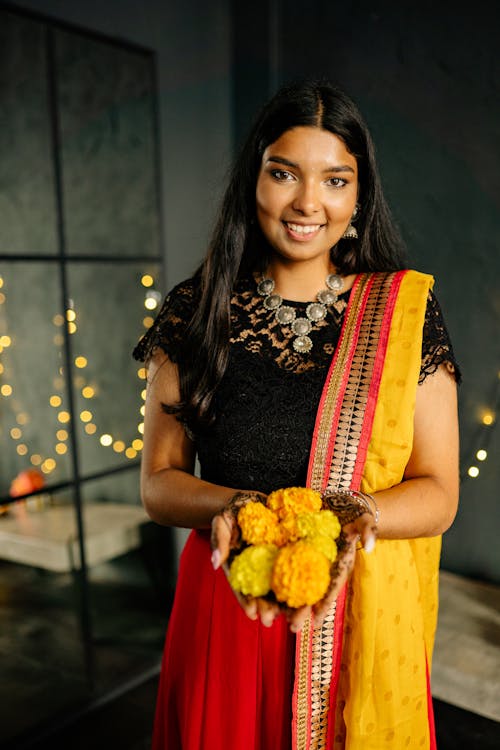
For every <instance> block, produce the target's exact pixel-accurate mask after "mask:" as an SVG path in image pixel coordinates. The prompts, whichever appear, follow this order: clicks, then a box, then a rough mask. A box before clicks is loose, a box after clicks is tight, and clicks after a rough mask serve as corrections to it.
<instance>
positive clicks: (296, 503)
mask: <svg viewBox="0 0 500 750" xmlns="http://www.w3.org/2000/svg"><path fill="white" fill-rule="evenodd" d="M321 505H322V501H321V495H320V493H319V492H316V490H312V489H310V488H309V487H287V488H285V489H282V490H275V491H274V492H271V494H270V495H268V497H267V507H268V508H271V509H272V510H274V511H276V513H277V514H278V516H279V518H280V519H283V518H285V516H288V515H298V514H299V513H310V512H311V511H316V510H321Z"/></svg>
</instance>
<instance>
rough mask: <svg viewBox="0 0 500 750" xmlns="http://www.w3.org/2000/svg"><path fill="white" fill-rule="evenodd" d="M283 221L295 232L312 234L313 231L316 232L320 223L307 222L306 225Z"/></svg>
mask: <svg viewBox="0 0 500 750" xmlns="http://www.w3.org/2000/svg"><path fill="white" fill-rule="evenodd" d="M285 223H286V225H287V227H288V228H289V229H291V230H292V232H296V234H312V233H313V232H317V231H318V229H319V228H320V226H321V224H307V225H306V226H304V225H303V224H291V223H290V222H289V221H287V222H285Z"/></svg>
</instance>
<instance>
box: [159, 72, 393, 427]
mask: <svg viewBox="0 0 500 750" xmlns="http://www.w3.org/2000/svg"><path fill="white" fill-rule="evenodd" d="M300 126H311V127H318V128H322V129H324V130H328V131H330V132H331V133H333V134H334V135H336V136H338V137H339V138H341V139H342V140H343V141H344V143H345V145H346V147H347V149H348V150H349V151H350V152H351V153H352V154H353V156H355V158H356V161H357V165H358V182H359V195H358V203H359V204H360V207H361V209H360V214H359V218H358V219H357V223H356V228H357V230H358V234H359V239H358V240H344V239H341V240H339V242H338V243H337V245H336V246H335V247H333V248H332V249H331V257H332V262H333V263H334V265H335V267H336V269H337V271H338V272H339V273H341V274H349V273H359V272H362V271H393V270H397V269H399V268H402V267H403V263H404V261H403V258H404V249H403V243H402V241H401V238H400V236H399V234H398V232H397V229H396V228H395V225H394V223H393V220H392V218H391V215H390V212H389V209H388V207H387V204H386V202H385V199H384V196H383V192H382V187H381V183H380V178H379V175H378V171H377V166H376V162H375V152H374V146H373V142H372V139H371V136H370V134H369V132H368V129H367V127H366V125H365V123H364V122H363V119H362V117H361V114H360V113H359V111H358V109H357V107H356V106H355V104H354V103H353V102H352V101H351V99H350V98H349V97H348V96H346V94H344V93H343V92H342V91H341V90H340V89H338V88H336V87H334V86H332V85H331V84H330V83H328V82H325V81H321V80H303V81H300V82H297V83H292V84H289V85H287V86H284V87H283V88H282V89H280V90H279V91H278V92H277V94H275V96H274V97H273V98H272V99H271V100H270V101H269V102H268V103H267V104H266V105H265V106H264V107H263V109H262V111H261V112H260V114H259V115H258V116H257V118H256V120H255V122H254V124H253V127H252V128H251V130H250V133H249V135H248V138H247V140H246V141H245V143H244V144H243V147H242V149H241V151H240V153H239V155H238V157H237V158H236V160H235V162H234V165H233V168H232V171H231V174H230V179H229V184H228V187H227V189H226V192H225V194H224V197H223V200H222V205H221V208H220V211H219V215H218V218H217V221H216V224H215V228H214V231H213V235H212V238H211V242H210V245H209V248H208V252H207V255H206V258H205V260H204V261H203V263H202V265H201V267H200V269H199V271H198V274H199V276H200V279H199V281H200V294H201V298H200V301H199V305H198V306H197V309H196V312H195V314H194V316H193V318H192V320H191V322H190V324H189V326H188V329H187V331H186V335H185V337H184V339H183V340H184V343H183V345H182V348H181V351H180V352H179V353H178V365H179V377H180V392H181V402H180V403H179V404H178V405H176V406H175V407H170V408H169V411H173V412H174V413H177V414H178V416H179V417H180V418H182V419H184V420H186V421H187V422H188V423H191V424H196V423H197V422H198V423H199V422H204V421H210V419H211V418H212V414H211V409H210V406H211V402H212V398H213V395H214V392H215V389H216V387H217V385H218V383H219V382H220V379H221V377H222V375H223V374H224V371H225V368H226V365H227V358H228V351H229V323H230V302H231V296H232V294H233V291H234V286H235V283H236V281H237V279H238V278H240V277H242V276H244V275H247V274H249V273H251V272H252V271H264V270H265V267H266V265H267V260H268V257H269V246H268V244H267V242H266V240H265V238H264V236H263V234H262V233H261V231H260V228H259V225H258V222H257V216H256V199H255V191H256V185H257V178H258V175H259V171H260V167H261V162H262V156H263V154H264V151H265V150H266V148H267V147H268V146H269V145H270V144H272V143H274V142H275V141H276V140H277V139H278V138H279V137H280V136H281V135H282V134H283V133H284V132H285V131H287V130H290V129H291V128H294V127H300Z"/></svg>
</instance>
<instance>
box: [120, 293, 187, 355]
mask: <svg viewBox="0 0 500 750" xmlns="http://www.w3.org/2000/svg"><path fill="white" fill-rule="evenodd" d="M195 304H196V285H195V282H194V280H193V279H188V281H184V282H182V283H181V284H178V285H177V286H176V287H174V288H173V289H172V291H171V292H170V294H169V295H168V296H167V297H166V299H165V301H164V303H163V305H162V307H161V310H160V312H159V313H158V315H157V316H156V319H155V321H154V323H153V325H152V326H151V328H149V330H148V331H147V332H146V333H145V334H144V336H143V337H142V338H141V339H140V341H139V343H138V344H137V346H136V347H135V349H134V351H133V356H134V358H135V359H137V360H139V361H140V362H148V361H149V360H150V359H151V357H152V356H153V354H154V353H155V352H156V351H157V350H158V349H162V351H164V352H165V354H167V355H168V357H169V358H170V359H171V360H172V362H176V361H177V350H178V347H179V344H180V342H181V341H182V337H183V335H184V332H185V330H186V326H187V325H188V323H189V321H190V320H191V318H192V316H193V313H194V311H195Z"/></svg>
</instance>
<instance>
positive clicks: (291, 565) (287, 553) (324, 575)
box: [271, 541, 330, 607]
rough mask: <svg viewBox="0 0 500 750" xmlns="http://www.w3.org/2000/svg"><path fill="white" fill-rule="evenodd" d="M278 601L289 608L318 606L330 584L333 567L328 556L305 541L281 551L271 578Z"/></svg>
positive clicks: (290, 545) (283, 548)
mask: <svg viewBox="0 0 500 750" xmlns="http://www.w3.org/2000/svg"><path fill="white" fill-rule="evenodd" d="M271 584H272V588H273V591H274V593H275V594H276V598H277V599H278V601H280V602H285V603H286V604H287V605H288V606H289V607H302V606H303V605H304V604H309V605H312V604H316V602H319V600H320V599H322V598H323V596H324V595H325V594H326V592H327V590H328V586H329V584H330V563H329V561H328V559H327V558H326V557H325V555H324V554H323V553H322V552H320V551H319V550H317V549H315V548H314V547H313V546H312V544H310V543H309V542H306V541H299V542H295V543H294V544H289V545H287V546H286V547H282V548H281V549H280V551H279V552H278V555H277V557H276V561H275V564H274V570H273V574H272V581H271Z"/></svg>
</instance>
